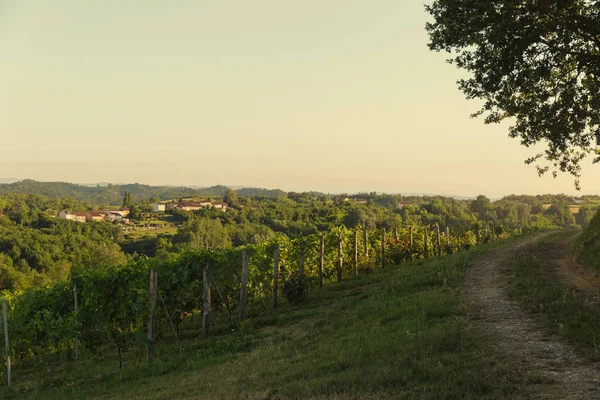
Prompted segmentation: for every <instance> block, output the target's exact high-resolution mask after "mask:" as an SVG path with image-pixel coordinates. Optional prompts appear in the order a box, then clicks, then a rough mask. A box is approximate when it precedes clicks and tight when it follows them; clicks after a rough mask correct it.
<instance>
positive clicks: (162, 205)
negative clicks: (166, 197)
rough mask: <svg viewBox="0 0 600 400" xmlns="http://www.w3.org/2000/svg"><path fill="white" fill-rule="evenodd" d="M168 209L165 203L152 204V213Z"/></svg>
mask: <svg viewBox="0 0 600 400" xmlns="http://www.w3.org/2000/svg"><path fill="white" fill-rule="evenodd" d="M166 209H167V205H166V204H165V203H154V204H152V212H163V211H165V210H166Z"/></svg>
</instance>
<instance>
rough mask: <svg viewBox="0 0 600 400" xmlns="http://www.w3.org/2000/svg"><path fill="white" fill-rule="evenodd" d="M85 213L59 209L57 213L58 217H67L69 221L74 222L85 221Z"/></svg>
mask: <svg viewBox="0 0 600 400" xmlns="http://www.w3.org/2000/svg"><path fill="white" fill-rule="evenodd" d="M86 217H87V213H84V212H71V211H66V210H65V211H61V212H60V213H59V214H58V218H60V219H68V220H70V221H76V222H86V219H87V218H86Z"/></svg>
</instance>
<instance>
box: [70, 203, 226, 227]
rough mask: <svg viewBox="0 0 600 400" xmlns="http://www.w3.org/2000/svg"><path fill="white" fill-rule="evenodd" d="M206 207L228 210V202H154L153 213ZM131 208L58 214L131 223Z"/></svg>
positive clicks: (82, 220)
mask: <svg viewBox="0 0 600 400" xmlns="http://www.w3.org/2000/svg"><path fill="white" fill-rule="evenodd" d="M205 208H214V209H217V210H221V211H223V212H225V211H227V204H226V203H223V202H220V201H211V200H198V201H174V200H167V201H161V202H155V203H153V204H152V212H153V213H164V212H166V211H167V209H170V210H180V211H198V210H201V209H205ZM130 212H131V211H130V209H128V208H121V209H118V210H94V211H69V210H63V211H61V212H60V213H59V214H58V217H59V218H60V219H66V220H70V221H75V222H83V223H85V222H100V221H108V222H115V221H118V222H120V223H123V224H129V223H130V219H129V218H127V217H128V216H129V214H130Z"/></svg>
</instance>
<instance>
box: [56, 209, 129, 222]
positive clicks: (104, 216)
mask: <svg viewBox="0 0 600 400" xmlns="http://www.w3.org/2000/svg"><path fill="white" fill-rule="evenodd" d="M127 215H129V210H127V209H122V210H115V211H104V210H97V211H85V212H74V211H67V210H64V211H61V212H60V213H59V214H58V218H60V219H67V220H70V221H77V222H100V221H105V220H106V221H110V222H112V221H116V220H119V221H120V220H124V219H125V218H124V217H126V216H127Z"/></svg>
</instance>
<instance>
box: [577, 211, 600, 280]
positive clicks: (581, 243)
mask: <svg viewBox="0 0 600 400" xmlns="http://www.w3.org/2000/svg"><path fill="white" fill-rule="evenodd" d="M574 252H575V254H577V261H578V262H579V263H581V264H582V265H584V266H586V267H591V268H595V269H598V270H600V211H598V212H597V213H596V215H595V216H594V218H592V220H591V221H590V223H589V225H588V226H587V227H586V228H585V229H584V230H583V233H582V234H581V236H580V237H579V238H578V239H577V242H576V243H575V248H574Z"/></svg>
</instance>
